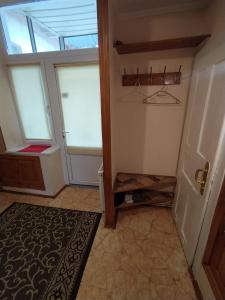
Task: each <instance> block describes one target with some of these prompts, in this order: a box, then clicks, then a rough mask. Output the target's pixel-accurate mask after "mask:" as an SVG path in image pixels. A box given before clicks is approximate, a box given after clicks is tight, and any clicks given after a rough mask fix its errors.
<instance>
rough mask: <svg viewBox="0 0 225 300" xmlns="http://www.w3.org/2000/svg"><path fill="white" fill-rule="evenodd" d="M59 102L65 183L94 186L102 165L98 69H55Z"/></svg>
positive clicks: (85, 66)
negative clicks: (65, 174)
mask: <svg viewBox="0 0 225 300" xmlns="http://www.w3.org/2000/svg"><path fill="white" fill-rule="evenodd" d="M55 70H56V74H57V79H58V87H59V93H60V97H59V98H60V99H61V109H62V118H63V124H64V132H63V134H64V140H65V147H66V156H67V167H68V172H69V181H70V183H72V184H84V185H98V169H99V168H100V166H101V163H102V139H101V106H100V88H99V66H98V64H97V63H85V64H76V65H58V66H55Z"/></svg>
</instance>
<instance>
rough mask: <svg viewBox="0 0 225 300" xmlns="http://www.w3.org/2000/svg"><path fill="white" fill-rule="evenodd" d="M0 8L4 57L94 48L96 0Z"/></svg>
mask: <svg viewBox="0 0 225 300" xmlns="http://www.w3.org/2000/svg"><path fill="white" fill-rule="evenodd" d="M0 6H1V8H0V14H1V21H2V26H3V31H4V35H5V41H6V48H7V52H8V54H11V55H12V54H23V53H36V52H48V51H60V50H73V49H83V48H96V47H98V34H97V12H96V0H77V1H76V0H64V1H61V0H47V1H38V2H37V1H33V2H31V3H28V4H17V5H11V6H3V5H0Z"/></svg>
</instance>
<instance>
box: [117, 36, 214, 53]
mask: <svg viewBox="0 0 225 300" xmlns="http://www.w3.org/2000/svg"><path fill="white" fill-rule="evenodd" d="M209 37H210V34H205V35H198V36H189V37H181V38H176V39H166V40H159V41H150V42H142V43H129V44H123V43H122V42H120V41H116V42H115V44H114V47H115V48H116V50H117V52H118V53H119V54H130V53H139V52H151V51H160V50H171V49H181V48H195V47H197V46H198V45H200V44H201V43H202V42H203V41H204V40H206V39H207V38H209Z"/></svg>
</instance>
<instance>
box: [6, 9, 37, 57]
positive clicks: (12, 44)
mask: <svg viewBox="0 0 225 300" xmlns="http://www.w3.org/2000/svg"><path fill="white" fill-rule="evenodd" d="M2 23H3V24H4V25H5V26H4V31H5V38H6V42H7V51H8V54H21V53H31V52H32V47H31V41H30V35H29V30H28V27H27V19H26V17H25V16H24V15H21V14H18V13H16V12H6V13H5V14H4V17H2Z"/></svg>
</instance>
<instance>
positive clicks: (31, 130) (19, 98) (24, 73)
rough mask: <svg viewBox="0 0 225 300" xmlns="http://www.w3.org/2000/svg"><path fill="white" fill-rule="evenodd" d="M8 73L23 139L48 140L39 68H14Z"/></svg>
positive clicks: (48, 128)
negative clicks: (13, 91)
mask: <svg viewBox="0 0 225 300" xmlns="http://www.w3.org/2000/svg"><path fill="white" fill-rule="evenodd" d="M10 71H11V75H12V81H13V86H14V90H15V95H16V102H17V107H18V111H19V114H20V119H21V122H22V125H23V130H24V134H25V138H26V139H50V138H51V134H50V126H49V122H48V115H47V107H46V103H45V94H44V87H43V82H42V76H41V70H40V67H39V66H37V65H35V66H14V67H11V68H10Z"/></svg>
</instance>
